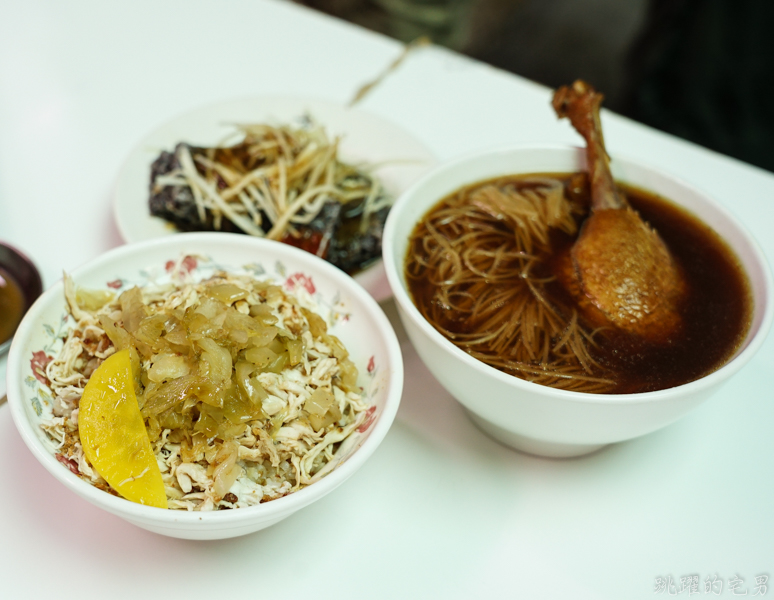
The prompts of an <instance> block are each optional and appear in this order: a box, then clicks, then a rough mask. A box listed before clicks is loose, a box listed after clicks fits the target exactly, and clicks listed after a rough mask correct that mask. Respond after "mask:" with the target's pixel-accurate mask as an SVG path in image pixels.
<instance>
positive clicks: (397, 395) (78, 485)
mask: <svg viewBox="0 0 774 600" xmlns="http://www.w3.org/2000/svg"><path fill="white" fill-rule="evenodd" d="M202 243H207V244H215V243H219V244H226V245H228V246H232V247H233V246H246V247H252V248H254V249H255V250H256V251H258V252H261V251H263V253H266V251H267V250H268V251H269V253H270V255H271V257H272V258H277V257H282V255H283V254H286V255H289V256H291V257H292V259H293V260H298V262H301V263H309V266H310V270H312V271H314V272H315V274H317V273H319V275H320V276H321V278H325V279H332V280H333V281H334V282H335V283H336V285H338V286H339V288H340V289H342V290H343V289H346V290H347V294H348V295H352V296H353V297H355V298H356V299H357V300H358V301H359V302H360V303H362V304H364V305H365V307H366V312H368V313H369V314H370V316H371V317H372V318H373V320H374V323H375V325H376V327H377V330H378V331H379V334H380V335H381V336H382V337H383V338H384V343H385V347H386V350H387V352H386V355H387V359H388V363H389V370H388V371H387V372H388V373H389V376H388V382H389V389H388V391H387V394H386V397H385V402H384V409H383V410H382V413H381V415H379V417H378V418H377V419H376V421H375V422H374V424H373V425H372V429H371V431H370V433H369V435H368V437H366V438H365V440H363V442H362V444H361V445H360V447H359V448H357V449H356V450H355V451H354V452H353V453H352V454H351V455H350V456H349V458H347V460H346V461H344V462H343V463H341V464H339V465H338V466H337V467H336V468H334V469H333V471H331V472H330V473H328V474H327V475H326V476H325V477H323V478H322V479H320V480H318V481H316V482H314V483H313V484H310V485H309V486H307V487H305V488H302V489H300V490H298V491H296V492H293V493H290V494H288V495H286V496H283V497H281V498H277V499H275V500H271V501H269V502H265V503H262V504H258V505H255V506H248V507H244V508H239V509H234V510H221V511H191V512H189V511H178V510H168V509H162V508H156V507H152V506H145V505H142V504H138V503H135V502H131V501H129V500H126V499H124V498H121V497H118V496H113V495H112V494H108V493H106V492H104V491H102V490H99V489H97V488H96V487H94V486H92V485H91V484H89V483H87V482H86V481H84V480H82V479H81V478H80V477H78V476H77V475H75V474H73V473H71V472H70V471H69V469H67V468H65V467H63V465H61V464H60V463H59V462H58V461H57V460H56V458H55V457H54V455H53V454H51V453H49V452H48V451H47V450H46V449H45V447H44V446H43V443H42V441H41V440H40V439H39V438H38V435H37V432H36V430H35V427H34V425H33V424H32V423H31V422H30V421H29V419H28V418H27V415H26V413H25V407H24V405H23V401H22V396H21V392H20V389H21V386H22V385H23V382H22V378H21V377H20V372H21V369H22V367H23V360H22V356H21V353H22V351H21V346H22V343H23V342H22V340H24V339H25V338H26V337H27V335H28V333H29V331H30V330H31V329H32V328H33V327H34V326H35V325H37V320H36V319H37V317H38V315H39V313H40V312H42V311H43V310H45V309H46V308H47V307H48V306H49V305H50V303H51V302H54V301H55V298H63V297H64V291H63V288H64V284H63V280H62V279H59V280H58V281H57V282H56V283H55V284H54V285H52V286H51V287H50V288H49V289H48V290H46V291H45V292H44V293H43V294H42V295H41V296H40V297H39V298H38V299H37V300H36V301H35V303H34V304H33V306H32V307H31V308H30V310H29V311H28V312H27V314H26V315H25V317H24V319H22V322H21V323H20V324H19V328H18V329H17V335H16V336H15V337H14V341H13V343H12V344H11V350H10V353H9V357H8V390H7V394H8V404H9V407H10V410H11V416H12V418H13V421H14V424H15V425H16V429H17V430H18V431H19V433H20V435H21V437H22V439H23V440H24V442H25V444H26V445H27V447H28V448H29V449H30V451H31V452H32V454H33V455H34V456H35V457H36V458H37V459H38V461H39V462H40V463H41V464H42V465H43V466H44V467H45V468H46V470H47V471H49V472H50V473H51V474H52V475H53V476H54V477H55V478H56V479H57V480H59V481H60V482H61V483H63V484H64V485H65V486H66V487H68V488H69V489H70V490H72V491H74V492H76V493H77V494H78V495H80V496H82V497H83V498H85V499H86V500H87V501H89V502H91V503H92V504H94V505H96V506H99V507H100V508H104V509H105V510H108V511H109V512H111V513H113V514H116V515H119V516H122V517H126V518H129V519H133V520H137V521H142V522H147V523H157V524H167V525H168V526H172V527H174V528H180V527H186V526H189V525H191V524H193V523H199V524H203V525H205V524H206V525H208V526H210V527H216V528H219V529H220V528H223V529H228V528H239V527H242V526H244V525H245V523H246V522H251V521H255V520H259V521H269V520H271V519H272V518H276V519H279V518H282V517H283V516H286V515H289V514H290V513H292V512H294V511H295V510H297V509H299V508H302V507H303V506H306V505H307V504H309V503H311V502H312V501H314V500H315V499H319V498H322V497H323V496H325V495H326V494H328V493H329V492H331V491H333V490H334V489H335V488H336V487H338V485H340V484H341V483H343V482H344V481H345V480H346V479H347V478H349V476H351V475H352V474H354V473H355V472H356V471H357V470H358V469H359V468H360V467H361V466H362V465H363V464H364V463H365V462H366V460H368V458H369V457H370V456H371V455H372V454H373V452H374V451H375V450H376V448H377V447H378V446H379V444H380V443H381V442H382V440H383V439H384V437H385V436H386V434H387V431H388V430H389V429H390V427H391V425H392V423H393V421H394V419H395V416H396V414H397V411H398V406H399V404H400V399H401V396H402V391H403V377H404V374H403V359H402V354H401V350H400V344H399V342H398V339H397V336H396V334H395V331H394V330H393V328H392V325H391V324H390V322H389V320H388V319H387V317H386V315H385V314H384V312H383V311H382V309H381V308H380V307H379V305H378V303H377V302H376V301H375V300H374V299H373V298H372V297H371V295H370V294H369V293H368V292H367V291H366V290H365V289H364V288H363V287H362V286H361V285H360V284H358V283H357V282H355V280H354V279H352V278H351V277H350V276H348V275H346V274H345V273H344V272H343V271H340V270H339V269H338V268H336V267H334V266H333V265H331V264H329V263H328V262H326V261H324V260H322V259H321V258H319V257H317V256H314V255H312V254H309V253H308V252H305V251H304V250H300V249H298V248H295V247H293V246H289V245H287V244H281V243H279V242H275V241H272V240H265V239H261V238H253V237H250V236H241V235H234V234H229V233H220V232H197V233H182V234H179V235H175V236H168V237H164V238H157V239H153V240H147V241H144V242H138V243H135V244H127V245H123V246H119V247H117V248H114V249H112V250H109V251H107V252H105V253H104V254H102V255H100V256H98V257H97V258H95V259H94V260H91V261H89V262H87V263H85V264H84V265H81V266H80V267H78V268H77V269H75V270H73V271H72V273H71V276H72V277H73V279H74V280H76V281H77V279H78V277H79V276H83V275H84V274H88V273H89V272H91V271H93V270H95V269H98V268H99V267H102V266H104V265H105V264H110V263H112V262H116V261H118V262H120V261H121V260H122V259H123V258H125V257H127V256H131V255H133V254H135V253H137V252H142V251H145V250H149V249H161V248H166V247H171V248H178V249H182V248H181V246H185V247H187V248H191V247H194V248H195V247H197V246H198V245H199V244H202ZM199 247H200V246H199ZM253 256H254V255H253Z"/></svg>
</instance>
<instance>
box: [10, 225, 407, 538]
mask: <svg viewBox="0 0 774 600" xmlns="http://www.w3.org/2000/svg"><path fill="white" fill-rule="evenodd" d="M182 255H196V256H197V257H200V258H199V259H198V261H197V266H196V273H201V275H202V276H206V275H207V274H208V272H211V271H212V270H214V269H215V268H224V269H226V270H228V271H235V272H239V271H246V272H251V273H254V274H255V275H256V276H257V277H259V278H261V279H270V280H274V281H276V282H278V283H280V284H286V283H287V282H288V281H298V280H299V279H301V281H302V283H305V284H306V285H307V286H308V288H307V289H309V291H310V292H311V291H312V290H313V296H314V298H315V299H316V300H317V301H318V303H320V304H321V305H323V306H326V307H328V309H329V310H331V312H332V313H336V314H337V315H338V317H337V320H336V323H335V325H333V327H331V328H330V331H331V333H333V334H334V335H336V336H338V337H339V338H340V339H341V340H342V342H343V343H344V345H345V346H346V347H347V349H348V350H349V351H350V355H351V358H352V359H353V361H354V362H355V365H356V366H357V367H358V370H359V373H360V375H359V380H358V383H359V385H360V386H362V387H363V389H364V392H365V394H366V398H367V399H368V402H369V403H370V404H371V405H372V406H374V407H375V412H374V413H373V416H374V418H373V420H372V421H371V424H370V426H369V427H368V429H367V430H366V431H365V432H364V433H362V434H360V436H361V437H360V438H359V439H358V440H357V442H356V443H355V444H354V445H353V447H351V448H350V449H349V450H348V451H347V454H346V455H345V456H343V457H341V461H340V463H339V464H338V466H337V467H336V468H335V469H334V470H333V471H332V472H331V473H329V474H328V475H326V476H325V477H323V478H322V479H320V480H319V481H317V482H315V483H313V484H311V485H310V486H308V487H306V488H303V489H301V490H299V491H297V492H295V493H292V494H289V495H288V496H284V497H282V498H279V499H277V500H272V501H270V502H266V503H264V504H260V505H258V506H253V507H248V508H238V509H235V510H224V511H216V512H183V511H177V510H164V509H160V508H154V507H149V506H143V505H140V504H136V503H134V502H129V501H128V500H124V499H123V498H119V497H116V496H112V495H110V494H108V493H105V492H103V491H101V490H99V489H97V488H95V487H93V486H92V485H90V484H89V483H87V482H85V481H84V480H82V479H80V478H79V477H77V476H76V475H74V474H73V473H71V472H70V471H69V470H68V469H67V468H66V467H64V466H63V465H62V464H60V463H59V462H58V461H57V459H56V458H55V451H54V450H55V449H54V446H53V444H52V443H51V441H50V440H49V439H48V438H47V437H46V436H45V435H44V434H43V432H42V431H41V428H40V426H39V425H40V422H41V418H42V417H45V414H46V409H47V408H48V407H47V406H46V404H47V401H46V396H45V392H46V389H45V386H43V385H42V384H40V383H39V382H38V380H37V379H35V378H34V376H33V373H32V369H31V365H30V361H31V359H32V353H33V352H36V351H40V350H44V351H45V352H46V353H47V354H49V355H52V354H54V353H55V351H56V349H57V347H56V346H57V344H58V343H59V344H61V342H58V341H57V338H58V336H59V335H60V334H61V333H62V332H66V328H67V325H66V323H65V321H64V315H65V314H66V312H67V311H66V307H65V299H64V292H63V284H62V282H61V281H59V282H58V283H57V284H55V285H54V286H53V287H52V288H51V289H49V290H48V291H47V292H46V293H45V294H43V296H41V297H40V298H39V299H38V301H37V302H36V303H35V304H34V305H33V307H32V308H31V309H30V311H29V312H28V313H27V315H26V316H25V318H24V319H23V320H22V323H21V324H20V326H19V329H18V331H17V333H16V336H15V337H14V340H13V344H12V345H11V350H10V355H9V358H8V402H9V404H10V408H11V414H12V416H13V420H14V422H15V424H16V427H17V428H18V430H19V432H20V433H21V436H22V438H23V439H24V441H25V443H26V444H27V446H28V447H29V449H30V450H31V451H32V453H33V454H34V455H35V457H36V458H37V459H38V460H39V461H40V462H41V464H42V465H43V466H44V467H45V468H46V469H47V470H48V471H49V472H50V473H51V474H52V475H53V476H54V477H56V478H57V479H58V480H59V481H61V482H62V483H63V484H65V486H67V487H68V488H69V489H70V490H72V491H73V492H75V493H76V494H78V495H79V496H81V497H82V498H84V499H86V500H88V501H89V502H91V503H92V504H94V505H95V506H98V507H100V508H102V509H104V510H107V511H108V512H111V513H113V514H114V515H117V516H119V517H122V518H124V519H126V520H127V521H129V522H131V523H133V524H135V525H138V526H139V527H143V528H145V529H148V530H150V531H154V532H156V533H160V534H164V535H169V536H173V537H179V538H187V539H220V538H228V537H235V536H239V535H244V534H246V533H251V532H253V531H257V530H259V529H263V528H264V527H268V526H269V525H273V524H274V523H276V522H278V521H280V520H282V519H284V518H285V517H288V516H290V515H291V514H293V513H294V512H295V511H297V510H299V509H301V508H303V507H304V506H307V505H309V504H311V503H312V502H315V501H316V500H319V499H320V498H322V497H323V496H325V495H326V494H328V493H329V492H331V491H333V490H334V489H335V488H336V487H338V486H339V485H340V484H341V483H343V482H344V481H345V480H346V479H347V478H348V477H350V476H351V475H352V474H353V473H354V472H355V471H357V470H358V469H359V468H360V467H361V466H362V465H363V463H364V462H365V461H366V460H367V459H368V457H369V456H371V454H373V452H374V450H375V449H376V447H377V446H378V445H379V444H380V443H381V441H382V440H383V439H384V436H385V434H386V433H387V430H388V429H389V428H390V425H391V424H392V422H393V419H394V418H395V414H396V412H397V410H398V404H399V402H400V397H401V393H402V389H403V362H402V358H401V353H400V346H399V344H398V341H397V338H396V337H395V332H394V331H393V329H392V326H391V325H390V323H389V321H388V320H387V318H386V317H385V316H384V313H383V312H382V310H381V308H380V307H379V305H378V304H377V303H376V302H375V301H374V300H373V298H371V297H370V296H369V294H368V293H367V292H366V291H365V290H364V289H363V288H362V287H360V286H359V285H358V284H357V283H355V281H354V280H353V279H352V278H351V277H349V276H347V275H345V274H344V273H343V272H341V271H340V270H338V269H337V268H336V267H333V266H332V265H330V264H328V263H327V262H325V261H323V260H321V259H319V258H317V257H316V256H313V255H311V254H308V253H306V252H304V251H302V250H299V249H297V248H293V247H291V246H287V245H285V244H280V243H278V242H272V241H268V240H263V239H256V238H250V237H248V236H238V235H229V234H223V233H191V234H181V235H176V236H171V237H166V238H161V239H158V240H152V241H149V242H143V243H139V244H134V245H129V246H122V247H120V248H117V249H115V250H112V251H110V252H107V253H106V254H104V255H102V256H101V257H99V258H98V259H96V260H94V261H93V262H91V263H90V264H88V265H85V266H83V267H81V268H79V269H77V270H76V271H74V272H73V273H72V277H73V279H74V280H75V283H76V284H77V285H82V286H85V287H89V288H102V289H105V286H106V285H108V284H111V285H112V286H113V287H116V286H118V285H119V283H120V284H122V286H123V288H126V287H131V286H132V285H134V284H135V283H139V284H142V283H145V282H147V281H154V280H163V278H164V277H165V265H166V264H167V261H170V260H172V261H174V260H177V259H178V258H179V257H180V256H182ZM299 274H301V275H303V277H300V278H299V277H298V275H299Z"/></svg>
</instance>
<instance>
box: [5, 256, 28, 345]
mask: <svg viewBox="0 0 774 600" xmlns="http://www.w3.org/2000/svg"><path fill="white" fill-rule="evenodd" d="M23 315H24V294H23V293H22V290H21V287H20V286H19V284H18V283H16V280H15V279H14V278H13V277H11V275H10V274H9V273H8V272H7V271H6V270H5V269H2V268H0V344H2V343H3V342H5V341H6V340H9V339H11V337H12V336H13V334H14V332H15V331H16V328H17V327H18V325H19V322H20V321H21V318H22V316H23Z"/></svg>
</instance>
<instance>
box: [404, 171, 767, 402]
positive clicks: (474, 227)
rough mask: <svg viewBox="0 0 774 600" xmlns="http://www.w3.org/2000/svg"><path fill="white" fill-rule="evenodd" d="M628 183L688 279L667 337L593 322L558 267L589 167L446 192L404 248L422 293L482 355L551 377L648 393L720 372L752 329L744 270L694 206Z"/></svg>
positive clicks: (432, 316)
mask: <svg viewBox="0 0 774 600" xmlns="http://www.w3.org/2000/svg"><path fill="white" fill-rule="evenodd" d="M619 186H620V188H621V189H622V191H623V192H624V193H625V194H626V196H627V198H628V200H629V202H630V204H631V205H632V207H633V208H635V209H636V210H637V211H638V212H639V213H640V215H641V216H642V217H643V218H644V219H645V221H647V222H648V223H649V224H650V225H651V226H652V227H653V228H654V229H655V230H656V231H657V232H658V233H659V234H660V235H661V237H662V238H663V240H664V241H665V242H666V244H667V246H668V247H669V249H670V251H671V253H672V255H673V256H674V258H675V260H676V261H677V263H678V264H679V266H680V268H681V269H682V271H683V273H684V276H685V280H686V282H687V285H688V295H687V298H686V300H685V302H684V303H683V305H682V307H681V311H682V317H683V324H682V327H681V328H680V329H679V330H678V331H676V332H675V334H674V335H672V336H671V337H670V338H669V340H668V341H667V342H666V343H660V344H653V343H648V342H645V341H643V340H642V339H640V338H638V337H635V336H633V335H629V334H626V333H623V332H621V331H620V330H616V329H615V328H612V327H607V328H600V329H597V330H593V331H592V330H591V329H590V328H589V327H587V326H586V325H585V324H584V317H583V314H582V313H581V312H579V311H578V309H577V307H576V306H575V303H574V301H573V300H572V297H571V296H570V294H569V293H568V292H567V291H566V289H565V288H564V287H563V286H562V285H561V284H560V283H559V281H558V280H557V278H556V277H555V273H557V272H558V268H559V266H560V265H561V264H562V261H566V260H568V257H569V252H570V249H571V247H572V244H573V242H574V241H575V239H576V237H577V234H578V230H579V229H580V227H581V225H582V222H583V219H584V218H585V216H586V215H587V214H588V210H589V205H590V197H589V189H588V182H587V179H586V176H585V174H535V175H524V176H517V177H507V178H500V179H494V180H490V181H485V182H480V183H477V184H474V185H472V186H468V187H466V188H463V189H461V190H459V191H457V192H455V193H454V194H452V195H450V196H448V197H446V198H444V199H443V200H441V201H440V202H439V203H438V204H437V205H436V206H435V207H434V208H433V209H432V210H430V211H429V212H428V213H427V215H425V218H424V219H423V220H422V221H421V222H420V223H419V224H417V226H416V227H415V229H414V231H413V234H412V238H411V243H410V245H409V250H408V253H407V256H406V265H405V268H406V278H407V282H408V285H409V290H410V293H411V295H412V297H413V300H414V303H415V304H416V305H417V307H418V308H419V310H420V311H421V312H422V314H423V315H424V316H425V318H426V319H428V321H429V322H431V323H432V324H433V325H434V327H435V328H436V329H438V330H439V331H440V332H441V333H443V334H444V335H445V336H446V337H447V338H448V339H450V340H451V341H452V342H453V343H455V344H456V345H457V346H459V347H460V348H462V349H463V350H465V351H466V352H468V353H470V354H471V355H472V356H474V357H476V358H478V359H480V360H483V361H484V362H486V363H488V364H490V365H491V366H493V367H495V368H498V369H500V370H502V371H504V372H507V373H510V374H513V375H516V376H519V377H522V378H524V379H527V380H530V381H535V382H536V383H541V384H544V385H550V386H552V387H559V388H564V389H572V390H576V391H584V392H598V393H614V394H622V393H634V392H646V391H653V390H659V389H665V388H670V387H674V386H677V385H681V384H684V383H688V382H690V381H693V380H695V379H698V378H700V377H702V376H704V375H707V374H708V373H711V372H712V371H715V370H716V369H718V368H719V367H721V366H722V365H723V364H724V363H725V362H727V361H728V360H729V359H730V358H731V356H732V355H733V354H734V352H735V351H736V349H737V348H738V347H739V345H740V344H741V343H742V341H743V340H744V337H745V335H746V333H747V330H748V329H749V325H750V319H751V312H752V299H751V293H750V287H749V283H748V281H747V277H746V275H745V273H744V271H743V269H742V268H741V266H740V264H739V262H738V260H737V258H736V256H735V255H734V253H733V252H732V251H731V249H730V248H729V247H728V246H727V245H726V244H725V242H724V241H723V240H722V239H721V238H720V237H719V236H718V235H717V234H716V233H715V232H714V231H713V230H712V229H710V228H709V227H708V226H707V225H705V224H704V223H702V222H701V221H700V220H699V219H697V218H696V217H695V216H693V215H692V214H690V213H688V212H687V211H685V210H683V209H681V208H679V207H677V206H676V205H674V204H672V203H670V202H668V201H666V200H664V199H663V198H660V197H658V196H656V195H654V194H651V193H648V192H645V191H643V190H640V189H637V188H633V187H630V186H626V185H623V184H619ZM560 192H561V193H560ZM504 207H505V208H504ZM514 207H515V208H514ZM503 211H504V212H503Z"/></svg>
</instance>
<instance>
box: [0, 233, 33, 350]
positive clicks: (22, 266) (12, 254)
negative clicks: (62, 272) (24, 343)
mask: <svg viewBox="0 0 774 600" xmlns="http://www.w3.org/2000/svg"><path fill="white" fill-rule="evenodd" d="M0 268H2V269H4V270H5V271H7V272H8V274H9V275H10V276H11V277H13V279H14V280H15V281H16V283H18V284H19V286H21V290H22V294H24V312H25V313H26V312H27V311H28V310H29V309H30V307H31V306H32V304H33V303H34V302H35V300H37V299H38V296H40V295H41V294H42V293H43V282H42V281H41V279H40V273H39V272H38V269H37V268H36V267H35V265H34V264H33V263H32V261H31V260H30V259H29V258H27V257H26V256H25V255H24V254H22V253H21V252H19V251H18V250H17V249H16V248H14V247H13V246H9V245H8V244H4V243H2V242H0ZM11 340H13V336H11V337H10V338H9V339H7V340H6V341H5V342H3V343H2V344H0V356H2V355H3V354H5V353H6V352H7V351H8V348H10V347H11Z"/></svg>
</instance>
